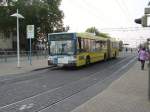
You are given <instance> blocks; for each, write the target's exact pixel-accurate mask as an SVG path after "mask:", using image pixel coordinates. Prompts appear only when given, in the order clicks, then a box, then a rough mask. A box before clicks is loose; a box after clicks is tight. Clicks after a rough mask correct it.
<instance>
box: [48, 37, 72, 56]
mask: <svg viewBox="0 0 150 112" xmlns="http://www.w3.org/2000/svg"><path fill="white" fill-rule="evenodd" d="M50 54H51V55H73V54H74V48H73V40H64V41H63V40H61V41H50Z"/></svg>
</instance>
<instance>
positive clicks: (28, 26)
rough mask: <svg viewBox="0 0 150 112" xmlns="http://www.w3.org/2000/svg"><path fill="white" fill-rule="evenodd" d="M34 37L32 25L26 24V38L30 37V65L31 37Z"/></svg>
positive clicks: (30, 56) (30, 57) (30, 58)
mask: <svg viewBox="0 0 150 112" xmlns="http://www.w3.org/2000/svg"><path fill="white" fill-rule="evenodd" d="M33 38H34V25H27V39H30V53H29V54H30V55H29V60H30V65H32V39H33Z"/></svg>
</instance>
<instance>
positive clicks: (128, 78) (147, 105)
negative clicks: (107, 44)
mask: <svg viewBox="0 0 150 112" xmlns="http://www.w3.org/2000/svg"><path fill="white" fill-rule="evenodd" d="M146 65H147V64H146ZM71 112H150V101H149V100H148V68H147V66H145V70H143V71H142V70H140V63H139V62H137V63H136V64H135V65H134V66H133V67H132V68H131V69H130V70H129V71H128V72H126V73H125V74H124V75H123V76H122V77H121V78H119V79H118V80H116V81H114V82H113V83H112V84H111V85H110V86H109V87H108V88H107V89H105V90H104V91H103V92H102V93H100V94H98V95H97V96H95V97H94V98H92V99H90V100H89V101H87V102H86V103H84V104H82V105H81V106H79V107H77V108H76V109H74V110H73V111H71Z"/></svg>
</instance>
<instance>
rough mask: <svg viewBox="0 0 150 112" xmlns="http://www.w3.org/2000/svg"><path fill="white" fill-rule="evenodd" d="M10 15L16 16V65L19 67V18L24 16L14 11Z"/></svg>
mask: <svg viewBox="0 0 150 112" xmlns="http://www.w3.org/2000/svg"><path fill="white" fill-rule="evenodd" d="M11 16H12V17H17V67H20V47H19V18H22V19H23V18H24V17H23V16H22V15H21V14H19V13H18V9H17V13H14V14H12V15H11Z"/></svg>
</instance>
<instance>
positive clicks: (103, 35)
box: [85, 27, 110, 38]
mask: <svg viewBox="0 0 150 112" xmlns="http://www.w3.org/2000/svg"><path fill="white" fill-rule="evenodd" d="M85 32H88V33H93V34H95V35H96V36H100V37H104V38H110V36H109V35H108V34H107V33H102V32H100V31H99V30H98V29H97V28H95V27H90V28H87V29H86V31H85Z"/></svg>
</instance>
